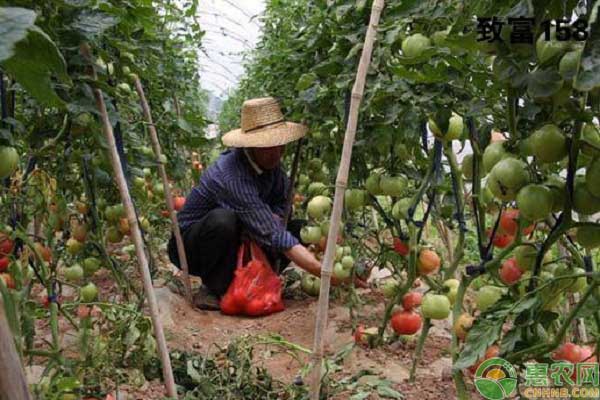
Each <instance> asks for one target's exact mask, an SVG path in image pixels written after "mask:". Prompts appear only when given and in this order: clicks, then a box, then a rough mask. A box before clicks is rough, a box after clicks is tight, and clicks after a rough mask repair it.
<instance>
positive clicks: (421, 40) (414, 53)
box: [402, 33, 431, 58]
mask: <svg viewBox="0 0 600 400" xmlns="http://www.w3.org/2000/svg"><path fill="white" fill-rule="evenodd" d="M429 47H431V40H429V38H428V37H427V36H424V35H422V34H420V33H415V34H414V35H410V36H409V37H407V38H406V39H404V40H403V41H402V54H404V56H406V57H409V58H414V57H419V56H420V55H421V54H423V52H424V51H425V50H427V48H429Z"/></svg>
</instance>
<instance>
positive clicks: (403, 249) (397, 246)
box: [394, 237, 410, 257]
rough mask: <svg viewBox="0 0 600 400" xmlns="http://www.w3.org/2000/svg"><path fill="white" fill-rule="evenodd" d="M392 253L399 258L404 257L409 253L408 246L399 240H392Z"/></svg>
mask: <svg viewBox="0 0 600 400" xmlns="http://www.w3.org/2000/svg"><path fill="white" fill-rule="evenodd" d="M394 251H395V252H396V253H398V254H400V255H401V256H404V257H406V256H407V255H408V253H409V252H410V248H409V247H408V244H406V243H404V242H403V241H402V240H401V239H400V238H397V237H395V238H394Z"/></svg>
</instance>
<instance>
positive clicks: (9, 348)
mask: <svg viewBox="0 0 600 400" xmlns="http://www.w3.org/2000/svg"><path fill="white" fill-rule="evenodd" d="M0 365H1V366H2V373H1V374H0V400H30V399H31V396H30V395H29V389H28V388H27V380H26V379H25V372H24V371H23V366H22V365H21V360H20V359H19V355H18V354H17V349H16V347H15V342H14V338H13V335H12V332H11V330H10V328H9V325H8V321H7V319H6V315H5V312H4V302H3V301H2V296H0Z"/></svg>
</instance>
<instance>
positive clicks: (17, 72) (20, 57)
mask: <svg viewBox="0 0 600 400" xmlns="http://www.w3.org/2000/svg"><path fill="white" fill-rule="evenodd" d="M14 50H15V52H14V55H13V56H12V57H11V58H9V59H8V60H5V61H4V62H3V63H2V66H3V67H4V68H5V69H6V71H7V72H8V73H10V74H11V75H12V76H13V77H14V78H15V79H16V80H17V82H19V83H20V84H21V86H23V87H24V88H25V90H27V91H28V92H29V93H30V94H31V95H32V96H33V97H35V98H36V99H37V100H38V101H39V102H40V103H42V104H45V105H48V106H63V105H64V103H63V101H62V100H61V99H60V97H58V95H57V94H56V92H55V91H54V88H53V83H52V80H51V76H52V75H55V76H57V77H58V78H60V79H62V80H63V81H65V82H68V81H69V76H68V75H67V68H66V63H65V59H64V58H63V56H62V54H61V53H60V51H59V50H58V48H57V47H56V45H55V44H54V42H53V41H52V39H50V37H49V36H48V35H46V34H45V33H44V32H43V31H42V30H41V29H39V28H38V27H37V26H33V27H32V28H30V30H29V34H28V35H27V37H26V38H25V39H23V40H21V41H20V42H19V43H17V45H16V46H15V49H14Z"/></svg>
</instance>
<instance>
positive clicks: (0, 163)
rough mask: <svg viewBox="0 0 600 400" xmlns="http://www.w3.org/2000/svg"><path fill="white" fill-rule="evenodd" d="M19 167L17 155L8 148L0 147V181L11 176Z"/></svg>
mask: <svg viewBox="0 0 600 400" xmlns="http://www.w3.org/2000/svg"><path fill="white" fill-rule="evenodd" d="M18 166H19V153H17V149H15V148H14V147H10V146H0V179H4V178H8V177H9V176H11V175H12V174H13V173H14V172H15V171H16V170H17V167H18Z"/></svg>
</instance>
